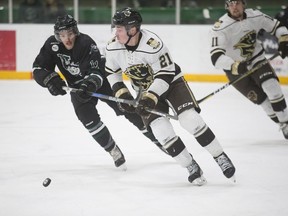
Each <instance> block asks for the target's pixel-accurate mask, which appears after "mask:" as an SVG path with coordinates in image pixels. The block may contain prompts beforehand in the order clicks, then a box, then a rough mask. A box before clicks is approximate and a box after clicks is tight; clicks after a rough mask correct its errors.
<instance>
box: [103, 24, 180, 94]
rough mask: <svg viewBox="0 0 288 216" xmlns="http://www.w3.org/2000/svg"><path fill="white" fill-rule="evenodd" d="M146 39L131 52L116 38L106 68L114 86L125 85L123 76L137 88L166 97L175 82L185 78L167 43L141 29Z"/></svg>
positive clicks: (108, 52)
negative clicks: (176, 67)
mask: <svg viewBox="0 0 288 216" xmlns="http://www.w3.org/2000/svg"><path fill="white" fill-rule="evenodd" d="M141 33H142V37H141V39H140V42H139V45H138V47H137V48H136V50H134V51H129V50H127V49H126V47H125V46H124V45H123V44H120V43H119V42H118V41H117V39H116V38H114V39H113V40H112V41H111V42H110V43H109V44H108V45H107V46H106V64H105V69H106V71H107V72H108V73H109V75H108V76H107V79H108V81H109V83H110V85H111V86H112V87H113V85H114V84H115V83H117V82H123V80H122V73H125V74H126V75H127V76H128V77H129V78H130V80H131V82H132V85H133V86H134V88H137V87H138V86H140V85H141V86H142V87H143V88H144V89H145V90H149V91H153V92H154V93H156V94H157V95H159V96H160V95H162V94H163V93H164V92H166V91H167V90H168V88H169V85H170V83H171V82H173V81H174V80H176V79H177V78H179V77H180V76H182V73H181V72H179V71H176V70H175V64H174V61H173V59H172V57H171V55H170V52H169V50H168V48H167V47H166V46H165V44H164V43H163V41H162V40H161V39H160V38H159V37H158V36H157V35H156V34H154V33H153V32H150V31H148V30H144V29H141Z"/></svg>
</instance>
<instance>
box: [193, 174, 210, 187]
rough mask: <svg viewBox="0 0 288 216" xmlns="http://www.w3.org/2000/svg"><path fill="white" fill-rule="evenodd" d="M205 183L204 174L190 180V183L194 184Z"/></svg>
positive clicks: (200, 184)
mask: <svg viewBox="0 0 288 216" xmlns="http://www.w3.org/2000/svg"><path fill="white" fill-rule="evenodd" d="M206 183H207V180H206V179H205V178H204V176H201V177H199V178H197V179H195V180H194V181H193V182H192V184H195V185H197V186H202V185H205V184H206Z"/></svg>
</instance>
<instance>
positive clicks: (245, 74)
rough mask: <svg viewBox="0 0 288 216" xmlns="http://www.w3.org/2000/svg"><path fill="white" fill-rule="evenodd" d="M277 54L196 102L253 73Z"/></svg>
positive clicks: (198, 101) (200, 101) (276, 54)
mask: <svg viewBox="0 0 288 216" xmlns="http://www.w3.org/2000/svg"><path fill="white" fill-rule="evenodd" d="M278 55H279V53H275V54H274V55H273V56H271V57H270V58H269V59H267V60H265V61H263V62H261V63H260V64H258V65H257V66H256V67H254V68H252V69H251V70H249V71H247V72H246V73H244V74H242V75H241V76H240V77H238V78H237V79H235V80H232V81H230V82H228V83H226V84H225V85H223V86H222V87H220V88H218V89H216V90H215V91H214V92H212V93H210V94H208V95H207V96H205V97H203V98H201V99H200V100H197V103H198V104H199V103H202V102H203V101H205V100H207V99H208V98H210V97H212V96H213V95H215V94H217V93H218V92H220V91H222V90H223V89H225V88H227V87H228V86H230V85H233V84H235V83H237V82H239V81H240V80H242V79H243V78H245V77H247V76H249V75H250V74H252V73H254V72H255V71H256V70H258V69H259V68H261V67H262V66H263V65H265V64H267V63H269V61H271V60H273V59H274V58H276V57H277V56H278Z"/></svg>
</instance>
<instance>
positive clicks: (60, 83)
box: [43, 72, 67, 96]
mask: <svg viewBox="0 0 288 216" xmlns="http://www.w3.org/2000/svg"><path fill="white" fill-rule="evenodd" d="M43 84H44V85H45V86H46V87H47V88H48V90H49V92H50V93H51V94H52V95H54V96H57V95H65V94H66V91H65V90H63V88H62V87H64V86H67V85H66V83H65V81H64V80H63V79H62V78H61V77H60V76H59V74H58V73H56V72H52V73H50V74H49V75H48V76H47V77H46V78H45V79H44V81H43Z"/></svg>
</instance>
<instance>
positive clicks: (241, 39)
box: [211, 0, 288, 139]
mask: <svg viewBox="0 0 288 216" xmlns="http://www.w3.org/2000/svg"><path fill="white" fill-rule="evenodd" d="M225 8H226V10H227V14H225V15H224V16H222V17H221V18H220V19H219V21H218V22H216V23H215V24H214V27H213V29H212V31H211V59H212V63H213V65H214V66H215V67H216V68H219V69H223V70H224V71H225V73H226V75H227V77H228V78H229V80H234V79H236V78H237V77H239V76H241V75H242V74H244V73H245V72H247V71H248V70H250V69H252V68H254V67H255V66H257V65H258V64H259V63H261V62H263V61H266V58H265V52H264V49H263V47H262V46H261V43H260V42H259V41H258V40H257V39H256V38H257V34H258V33H259V31H260V30H261V29H264V30H265V31H266V32H269V33H270V34H272V35H275V36H276V37H277V38H278V39H279V48H278V50H279V54H280V55H281V57H282V58H285V57H287V55H288V30H287V28H286V27H285V26H283V25H282V24H281V23H280V22H279V21H278V20H276V19H273V18H271V17H269V16H268V15H266V14H263V13H261V12H260V11H258V10H252V9H245V8H246V1H245V0H236V1H231V0H226V1H225ZM234 87H235V88H236V89H237V90H238V91H239V92H241V93H242V94H243V95H244V96H245V97H246V98H248V99H249V100H250V101H252V102H253V103H255V104H257V105H260V106H261V107H262V108H263V109H264V111H265V112H266V113H267V115H268V116H269V117H270V118H271V119H272V120H273V121H274V122H276V123H278V124H279V125H280V128H281V129H282V132H283V134H284V137H285V138H286V139H288V112H287V105H286V101H285V98H284V95H283V93H282V90H281V87H280V84H279V81H278V77H277V75H276V73H275V72H274V70H273V68H272V67H271V65H270V64H269V63H267V64H264V65H263V66H262V67H261V68H259V69H258V70H256V71H255V72H254V73H252V74H251V75H250V76H248V77H246V78H244V79H242V80H241V81H239V82H237V83H235V84H234Z"/></svg>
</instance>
